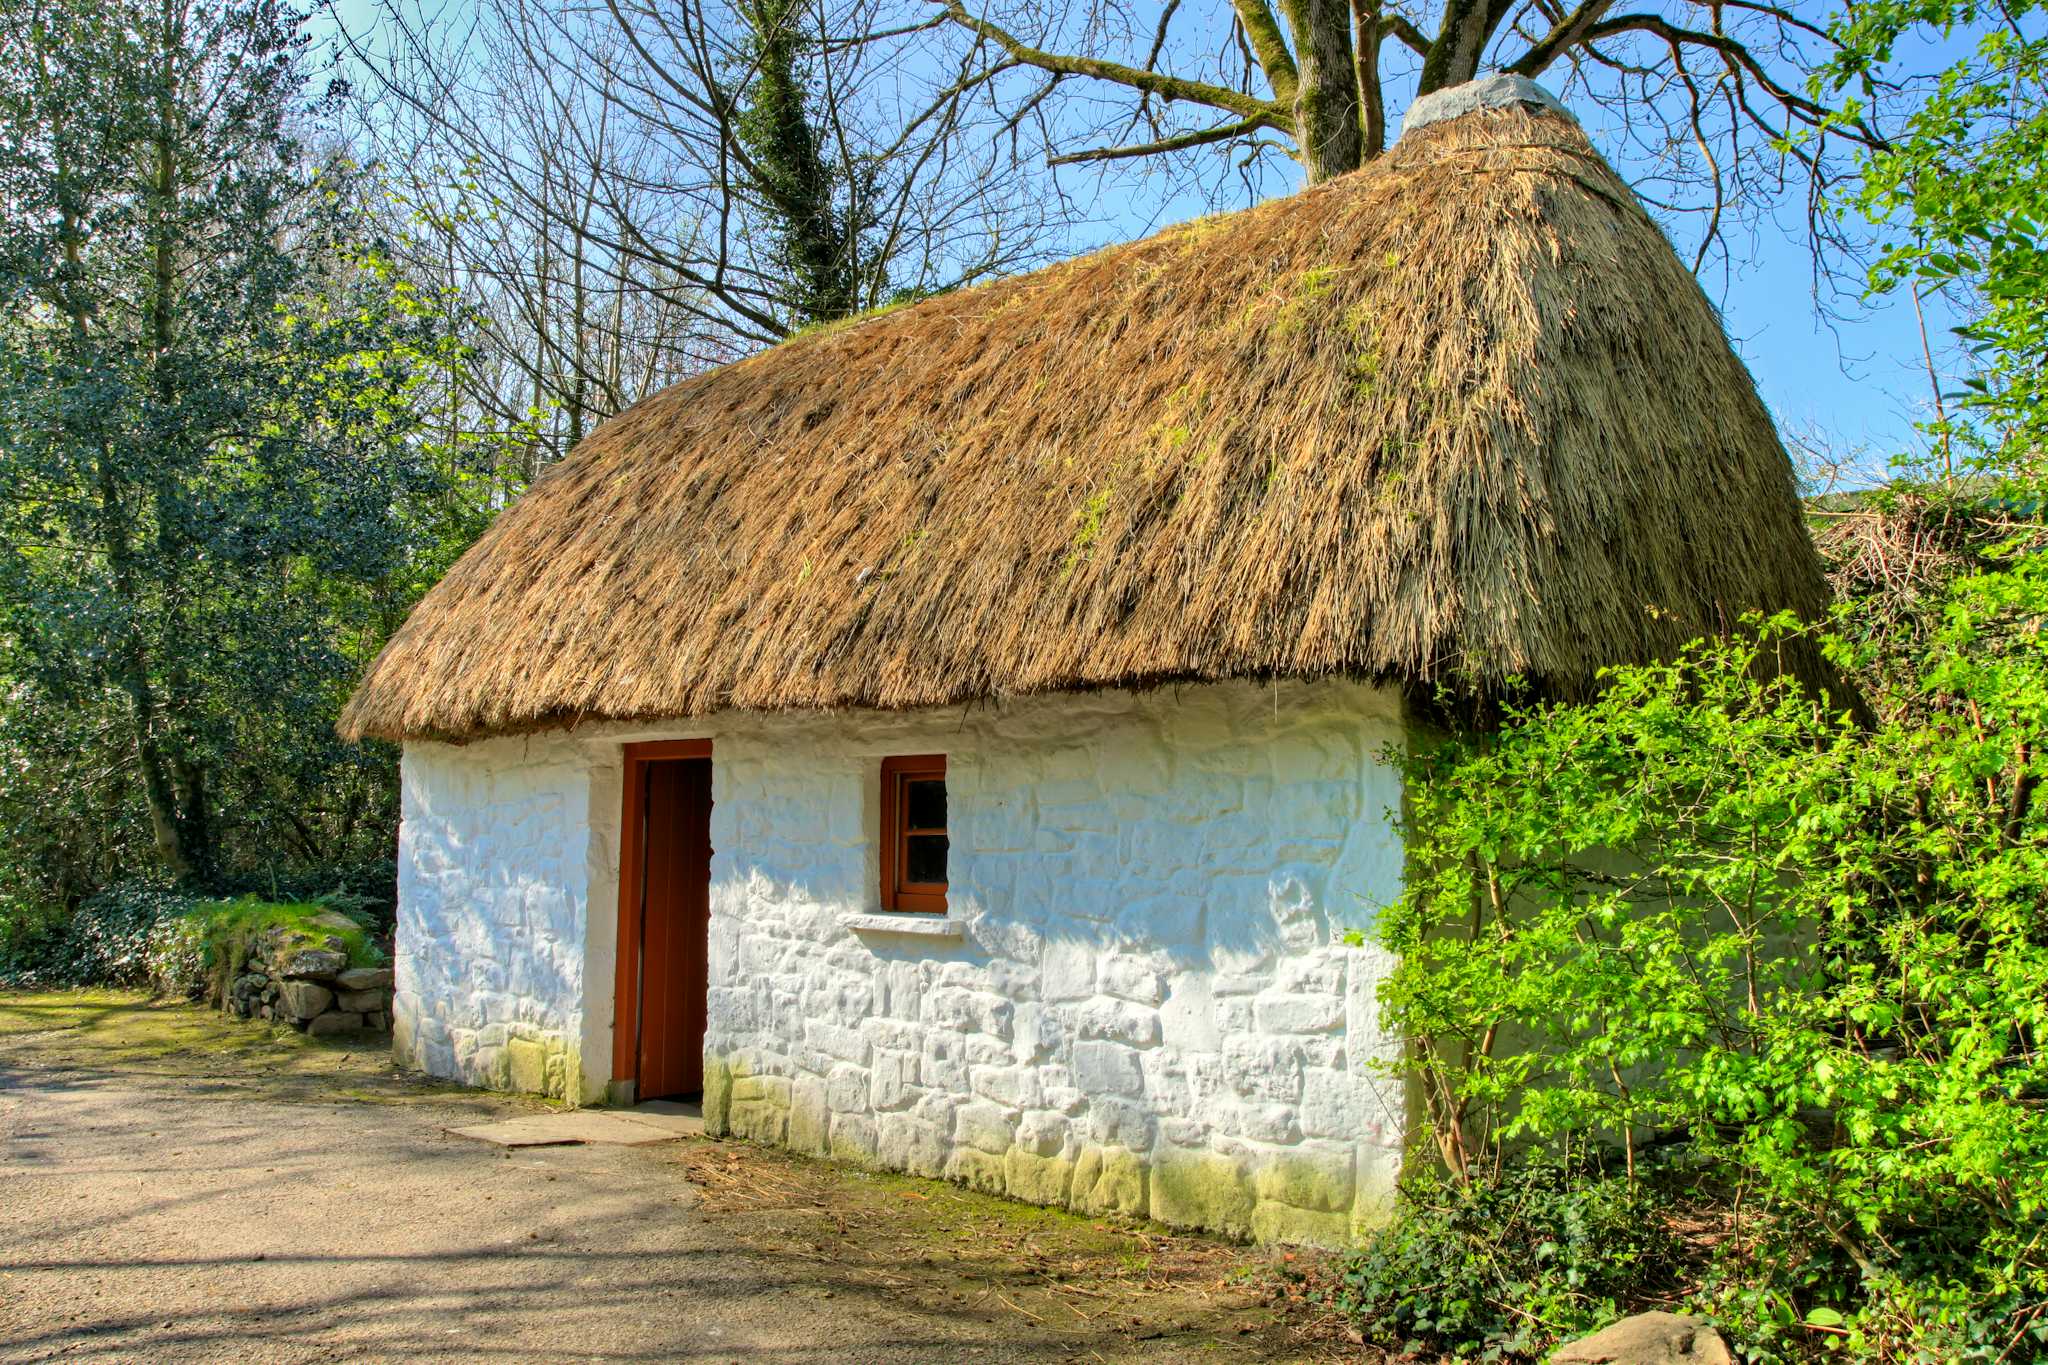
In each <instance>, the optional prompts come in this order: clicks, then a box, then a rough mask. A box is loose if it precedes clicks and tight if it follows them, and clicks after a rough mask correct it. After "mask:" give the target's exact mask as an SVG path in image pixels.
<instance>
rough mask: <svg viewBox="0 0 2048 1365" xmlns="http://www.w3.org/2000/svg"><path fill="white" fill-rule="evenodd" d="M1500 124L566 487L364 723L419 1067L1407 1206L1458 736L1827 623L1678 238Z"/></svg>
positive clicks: (396, 648) (1488, 88) (1052, 280)
mask: <svg viewBox="0 0 2048 1365" xmlns="http://www.w3.org/2000/svg"><path fill="white" fill-rule="evenodd" d="M1452 94H1453V96H1454V98H1451V99H1449V100H1446V99H1444V98H1442V97H1439V98H1438V99H1437V100H1436V101H1435V107H1434V108H1433V109H1432V110H1426V111H1423V115H1422V117H1419V118H1418V117H1411V119H1410V126H1409V129H1408V130H1407V132H1406V133H1405V134H1404V136H1403V137H1402V138H1401V140H1400V142H1399V143H1398V145H1397V146H1396V147H1395V148H1394V149H1393V150H1392V152H1391V153H1390V154H1389V155H1387V156H1386V157H1384V158H1383V159H1381V160H1379V161H1378V162H1376V163H1374V164H1373V165H1371V166H1370V167H1368V168H1366V169H1364V170H1362V171H1359V172H1357V173H1355V174H1352V175H1348V176H1344V177H1342V178H1340V179H1337V180H1334V181H1331V182H1329V183H1326V184H1323V185H1319V186H1317V187H1315V188H1312V189H1309V190H1307V191H1305V192H1303V193H1300V194H1297V195H1294V196H1293V197H1291V198H1288V199H1284V200H1280V201H1277V202H1272V203H1267V204H1263V205H1261V206H1259V207H1257V208H1254V209H1251V210H1249V211H1247V212H1242V213H1236V214H1231V215H1227V216H1224V217H1218V218H1209V219H1204V220H1201V221H1199V222H1194V223H1189V224H1187V225H1185V226H1182V227H1177V228H1174V229H1171V230H1169V231H1166V232H1162V233H1160V234H1158V235H1157V236H1154V237H1151V238H1148V239H1146V240H1144V241H1140V242H1136V243H1133V244H1130V245H1127V246H1120V247H1115V248H1112V249H1110V250H1106V251H1101V252H1098V253H1096V254H1094V255H1090V256H1087V257H1084V258H1082V259H1079V260H1075V261H1071V262H1069V263H1067V264H1064V265H1060V266H1056V267H1054V268H1051V269H1048V270H1043V271H1039V272H1038V273H1036V274H1032V275H1027V276H1023V277H1021V278H1015V279H1009V280H1004V281H1002V282H1000V283H995V284H990V285H986V286H983V287H980V288H976V289H972V290H966V291H962V292H960V293H956V294H952V295H948V296H946V297H942V298H936V299H932V300H929V301H927V302H923V303H919V304H917V305H916V306H914V307H909V308H904V309H900V310H897V311H894V312H890V313H887V314H885V315H881V316H876V317H872V318H869V319H866V320H861V321H856V322H853V323H850V324H848V325H844V326H840V327H836V328H832V329H827V330H823V331H820V332H816V333H813V334H810V335H807V336H803V337H800V338H797V339H795V340H792V341H789V342H787V343H785V344H783V345H780V346H777V347H775V348H774V349H772V350H769V351H767V352H765V353H763V354H760V355H757V356H754V357H752V358H750V359H747V360H744V361H741V362H739V363H737V364H734V365H730V366H727V367H725V368H723V369H719V370H716V371H713V372H711V373H707V374H703V375H700V376H698V377H696V378H693V379H691V380H688V381H686V382H684V383H682V384H679V385H677V386H675V387H674V388H671V389H669V390H667V391H666V392H663V393H660V394H657V395H656V396H654V397H652V398H649V399H648V400H646V401H645V402H642V403H640V404H637V405H636V406H634V407H633V408H632V409H630V410H629V411H627V412H625V413H623V414H621V415H620V416H619V417H617V418H615V419H614V420H612V421H611V422H609V423H607V424H606V425H605V426H604V427H603V428H602V429H601V430H599V431H598V432H596V433H595V434H594V435H592V436H591V437H590V438H589V439H588V440H587V441H585V442H584V443H583V444H582V445H581V446H580V447H579V448H578V449H577V450H576V451H575V452H574V453H573V454H572V455H571V456H570V457H569V458H568V459H567V460H565V461H564V462H563V463H562V464H561V465H560V466H559V467H557V468H555V469H552V470H550V471H549V472H548V474H547V475H546V476H545V477H544V478H542V479H541V480H539V481H538V482H537V483H536V484H535V485H534V487H533V489H532V491H531V492H529V493H528V494H527V495H526V497H525V498H524V499H522V500H521V501H520V502H519V503H518V504H516V505H515V506H513V507H511V508H510V509H508V510H507V511H506V512H505V514H504V515H503V516H502V517H500V518H499V519H498V522H497V524H496V525H495V526H493V527H492V528H491V530H490V532H489V533H488V534H487V535H485V536H484V537H483V539H482V540H480V541H479V542H478V543H477V545H476V546H475V547H474V548H473V549H471V550H470V551H469V553H468V554H467V555H465V556H464V557H463V559H462V560H461V562H460V563H459V564H457V565H456V566H455V568H454V569H453V570H452V571H451V572H450V573H449V574H448V576H447V578H446V579H445V580H444V581H443V582H442V583H441V584H440V585H439V586H438V587H436V588H435V589H434V590H433V592H432V593H430V594H429V595H428V596H427V598H426V599H425V601H423V602H422V603H421V604H420V606H419V608H418V610H416V611H415V612H414V613H413V616H412V618H411V620H410V621H409V622H408V623H407V624H406V625H405V627H404V629H403V630H401V631H400V632H399V633H398V635H397V636H396V637H395V638H394V639H393V640H392V641H391V643H390V645H389V647H388V648H387V649H386V650H385V651H384V653H383V655H382V656H381V657H380V658H379V659H378V660H377V662H376V663H375V665H374V666H373V667H372V668H371V669H370V671H369V674H368V677H367V678H366V679H365V681H364V682H363V684H362V688H361V690H360V692H358V694H357V695H356V697H355V698H354V700H353V702H352V703H351V704H350V706H349V708H348V711H347V713H346V716H345V718H344V721H343V729H344V730H345V731H346V733H348V734H350V735H352V736H362V735H374V736H381V737H384V738H387V739H393V740H399V741H402V742H403V744H404V823H403V831H402V834H401V836H400V850H399V896H400V906H399V936H398V951H397V962H396V967H397V973H398V975H397V998H396V1007H395V1008H396V1036H397V1037H396V1045H397V1048H398V1051H399V1054H400V1055H401V1057H402V1058H403V1059H405V1060H407V1061H409V1062H412V1063H414V1064H417V1065H419V1066H421V1067H424V1068H425V1069H427V1070H428V1071H430V1072H433V1073H435V1074H436V1075H441V1076H447V1077H452V1078H456V1079H460V1080H464V1081H468V1082H471V1083H474V1084H479V1085H490V1086H500V1087H506V1086H509V1087H516V1088H520V1089H526V1090H539V1091H546V1092H548V1093H550V1094H554V1095H559V1096H564V1097H567V1098H570V1099H573V1100H581V1101H593V1100H597V1099H600V1098H604V1097H607V1096H609V1097H611V1098H613V1099H614V1100H617V1099H621V1098H625V1097H630V1096H638V1097H642V1098H649V1097H656V1096H666V1095H681V1094H691V1093H696V1092H699V1091H701V1092H702V1095H703V1104H704V1112H705V1117H706V1120H707V1122H708V1123H709V1124H710V1125H711V1126H712V1128H713V1129H714V1130H715V1131H721V1132H729V1133H734V1134H741V1135H745V1136H749V1137H753V1138H758V1139H762V1140H765V1141H770V1142H776V1143H786V1144H788V1145H789V1146H791V1147H794V1148H797V1149H800V1150H802V1151H806V1152H813V1153H819V1154H831V1155H835V1156H839V1157H843V1158H846V1159H850V1160H854V1161H860V1162H867V1163H873V1164H876V1165H879V1166H883V1167H887V1168H890V1169H896V1170H906V1171H913V1172H918V1173H922V1174H928V1175H936V1176H948V1177H952V1178H954V1179H957V1180H962V1181H966V1182H969V1183H971V1184H973V1185H976V1186H980V1187H984V1188H987V1189H991V1190H997V1191H1004V1192H1007V1193H1009V1194H1012V1195H1015V1196H1017V1197H1019V1198H1022V1199H1027V1200H1035V1201H1042V1202H1046V1203H1055V1204H1068V1205H1072V1206H1074V1207H1076V1208H1082V1209H1090V1210H1095V1209H1123V1210H1129V1211H1132V1212H1139V1213H1147V1214H1150V1215H1151V1216H1153V1217H1155V1218H1159V1219H1163V1220H1165V1221H1168V1222H1171V1223H1178V1224H1187V1225H1201V1226H1208V1227H1214V1228H1220V1229H1225V1230H1231V1231H1239V1232H1245V1233H1250V1234H1253V1235H1257V1236H1260V1237H1264V1238H1272V1239H1283V1240H1303V1241H1311V1242H1331V1241H1336V1240H1340V1239H1342V1238H1344V1237H1345V1236H1346V1235H1347V1234H1348V1233H1349V1232H1350V1231H1351V1230H1352V1228H1353V1227H1354V1226H1355V1225H1356V1224H1357V1223H1358V1222H1360V1221H1361V1220H1369V1219H1371V1218H1373V1217H1375V1216H1377V1214H1378V1213H1379V1212H1380V1211H1382V1210H1383V1209H1384V1208H1385V1207H1386V1203H1387V1200H1388V1198H1389V1195H1390V1190H1391V1186H1392V1182H1393V1180H1394V1177H1395V1174H1396V1171H1397V1169H1398V1167H1399V1164H1400V1161H1401V1154H1402V1143H1403V1132H1404V1128H1405V1123H1406V1105H1405V1102H1404V1096H1403V1094H1402V1092H1401V1090H1400V1088H1399V1087H1398V1086H1397V1085H1393V1084H1390V1083H1389V1082H1388V1081H1387V1080H1386V1079H1385V1078H1384V1077H1382V1076H1381V1075H1380V1074H1378V1073H1377V1072H1376V1070H1375V1067H1374V1063H1375V1062H1376V1061H1378V1060H1380V1059H1382V1058H1385V1057H1388V1056H1390V1055H1392V1054H1393V1053H1394V1051H1395V1049H1396V1048H1397V1047H1398V1046H1399V1040H1398V1039H1395V1038H1392V1037H1389V1036H1387V1034H1385V1033H1384V1032H1383V1031H1382V1030H1381V1029H1380V1027H1379V1026H1378V1023H1377V1016H1376V1009H1375V1001H1374V988H1375V984H1376V983H1377V982H1378V981H1379V980H1380V979H1381V978H1382V976H1383V975H1384V973H1385V971H1386V968H1387V962H1386V961H1385V959H1384V958H1383V957H1382V956H1381V955H1380V954H1378V953H1377V952H1375V951H1373V950H1370V949H1355V948H1350V947H1346V946H1344V944H1343V937H1344V934H1345V931H1346V930H1348V929H1351V928H1354V927H1358V926H1364V925H1366V924H1368V923H1369V922H1370V921H1371V920H1372V918H1373V915H1374V913H1375V908H1376V907H1378V906H1380V905H1382V904H1384V903H1385V902H1387V901H1388V900H1389V899H1390V898H1392V897H1393V896H1395V895H1396V894H1397V893H1398V890H1399V888H1400V885H1401V877H1402V848H1401V843H1400V840H1399V837H1398V835H1397V833H1396V830H1395V827H1394V825H1393V824H1392V823H1391V817H1392V813H1393V812H1394V811H1395V810H1396V808H1398V807H1399V805H1400V802H1401V795H1402V794H1401V788H1400V784H1399V779H1398V775H1397V772H1396V770H1395V769H1393V768H1392V767H1390V766H1389V764H1388V762H1387V759H1386V754H1387V752H1388V750H1389V748H1390V747H1392V746H1399V745H1400V744H1402V743H1403V742H1404V739H1405V738H1406V737H1407V736H1408V735H1409V734H1410V727H1411V725H1414V724H1417V723H1420V722H1419V720H1418V717H1420V716H1421V715H1422V714H1423V712H1422V708H1421V706H1420V705H1419V699H1424V698H1427V697H1429V696H1430V695H1431V694H1432V693H1433V692H1434V691H1435V689H1436V688H1437V687H1438V686H1440V685H1452V686H1455V687H1457V688H1459V689H1462V690H1464V691H1466V692H1467V693H1475V692H1476V693H1484V692H1486V691H1487V690H1488V689H1489V688H1493V687H1497V686H1498V685H1499V684H1501V683H1502V682H1503V680H1505V679H1508V678H1510V677H1517V678H1521V679H1525V680H1527V681H1528V682H1529V683H1530V684H1532V685H1534V686H1537V687H1540V688H1543V689H1547V690H1548V691H1550V692H1552V693H1557V694H1572V693H1579V692H1583V691H1584V690H1585V689H1586V688H1588V687H1589V686H1590V685H1591V684H1592V681H1593V677H1594V673H1595V670H1597V669H1598V668H1599V667H1601V666H1602V665H1604V664H1609V663H1612V662H1616V661H1621V660H1637V659H1644V658H1647V657H1651V656H1656V655H1659V654H1661V653H1663V652H1666V651H1669V650H1671V649H1672V648H1673V647H1675V646H1676V645H1678V644H1679V643H1681V642H1683V641H1684V640H1686V639H1688V638H1691V637H1693V636H1696V635H1698V634H1700V633H1702V632H1707V631H1712V630H1715V629H1717V628H1720V627H1722V626H1724V625H1726V624H1727V623H1729V622H1731V621H1732V620H1733V619H1734V618H1735V617H1736V616H1737V614H1738V613H1740V612H1742V611H1744V610H1746V609H1750V608H1771V609H1775V608H1783V607H1791V608H1798V609H1803V610H1808V611H1812V610H1817V609H1818V608H1819V607H1820V606H1821V604H1822V601H1823V589H1822V585H1821V578H1820V574H1819V571H1818V567H1817V564H1816V562H1815V559H1814V556H1813V553H1812V551H1811V549H1810V547H1809V545H1808V541H1807V537H1806V534H1805V531H1804V529H1803V526H1802V523H1801V520H1800V515H1799V510H1798V507H1797V504H1796V502H1795V497H1794V487H1793V478H1792V471H1791V469H1790V467H1789V464H1788V462H1787V459H1786V456H1785V453H1784V451H1783V449H1782V448H1781V447H1780V445H1779V442H1778V439H1777V437H1776V435H1775V434H1774V431H1773V426H1772V422H1771V419H1770V417H1769V415H1768V414H1767V413H1766V411H1765V409H1764V407H1763V404H1762V403H1761V402H1760V401H1759V400H1758V398H1757V396H1756V393H1755V390H1754V388H1753V387H1752V385H1751V382H1750V379H1749V376H1748V374H1747V373H1746V372H1745V371H1744V369H1743V366H1742V364H1741V362H1740V361H1739V360H1738V359H1737V358H1736V357H1735V355H1734V354H1733V352H1732V351H1731V350H1730V348H1729V345H1728V342H1727V340H1726V338H1725V336H1724V335H1723V332H1722V330H1721V326H1720V324H1719V322H1718V320H1717V318H1716V316H1715V313H1714V310H1713V308H1712V307H1711V306H1710V304H1709V303H1708V301H1707V299H1706V298H1705V297H1704V296H1703V295H1702V294H1701V292H1700V289H1699V287H1698V285H1697V284H1696V283H1695V282H1694V280H1693V277H1692V275H1691V274H1690V273H1689V272H1688V271H1687V270H1686V268H1685V266H1684V265H1683V264H1681V263H1680V261H1679V260H1678V259H1677V257H1676V256H1675V255H1674V253H1673V251H1672V248H1671V246H1670V245H1669V243H1668V242H1667V241H1666V240H1665V238H1664V236H1663V235H1662V233H1661V232H1660V231H1659V230H1658V228H1657V227H1656V226H1655V225H1654V224H1653V223H1652V222H1651V220H1650V219H1649V218H1648V217H1647V216H1646V215H1645V213H1644V212H1643V210H1642V208H1641V207H1640V206H1639V205H1638V203H1637V201H1636V199H1635V198H1634V196H1633V195H1632V194H1631V193H1630V191H1629V189H1628V187H1627V186H1626V185H1625V184H1624V183H1623V182H1622V181H1621V180H1620V179H1619V178H1618V177H1617V176H1616V175H1615V173H1614V172H1613V170H1612V169H1610V168H1609V167H1608V165H1607V164H1606V163H1605V162H1604V161H1603V160H1602V159H1601V158H1600V156H1599V155H1598V154H1597V153H1596V152H1595V151H1594V150H1593V148H1592V146H1591V145H1590V144H1589V142H1588V141H1587V139H1586V137H1585V136H1584V135H1583V134H1582V133H1581V131H1580V130H1579V128H1578V127H1577V126H1576V125H1575V124H1574V123H1573V122H1572V120H1571V119H1570V117H1569V116H1568V115H1565V114H1563V113H1562V112H1561V111H1559V110H1557V109H1555V107H1554V106H1552V105H1550V104H1549V102H1548V100H1547V97H1544V96H1542V95H1541V94H1540V92H1537V91H1535V90H1534V88H1533V87H1528V86H1527V85H1526V83H1523V84H1520V85H1516V84H1514V83H1504V82H1496V83H1492V84H1488V85H1485V86H1483V87H1482V88H1480V89H1478V90H1477V91H1475V90H1474V88H1472V87H1467V88H1465V89H1464V90H1462V91H1459V92H1452ZM1418 123H1423V124H1425V126H1416V125H1417V124H1418Z"/></svg>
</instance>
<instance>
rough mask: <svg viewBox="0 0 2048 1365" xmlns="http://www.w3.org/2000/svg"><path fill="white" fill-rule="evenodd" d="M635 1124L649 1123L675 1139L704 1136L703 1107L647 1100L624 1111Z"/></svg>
mask: <svg viewBox="0 0 2048 1365" xmlns="http://www.w3.org/2000/svg"><path fill="white" fill-rule="evenodd" d="M626 1112H627V1113H629V1114H630V1115H631V1116H632V1118H633V1121H634V1122H635V1123H649V1124H653V1125H654V1126H655V1127H656V1128H659V1129H661V1130H662V1131H663V1132H665V1133H672V1134H674V1135H675V1136H676V1137H703V1136H704V1106H703V1105H701V1104H688V1103H685V1102H684V1101H682V1100H648V1101H647V1102H646V1103H645V1104H636V1105H634V1106H633V1107H632V1108H631V1109H629V1110H627V1111H626Z"/></svg>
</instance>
